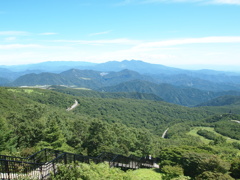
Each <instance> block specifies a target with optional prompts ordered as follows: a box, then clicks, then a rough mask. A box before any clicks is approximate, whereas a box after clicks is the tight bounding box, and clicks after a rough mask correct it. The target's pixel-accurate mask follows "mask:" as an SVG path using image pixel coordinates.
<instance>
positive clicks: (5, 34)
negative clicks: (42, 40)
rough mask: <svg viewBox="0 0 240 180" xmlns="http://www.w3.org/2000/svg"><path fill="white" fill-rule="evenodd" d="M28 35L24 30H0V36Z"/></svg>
mask: <svg viewBox="0 0 240 180" xmlns="http://www.w3.org/2000/svg"><path fill="white" fill-rule="evenodd" d="M25 35H29V32H26V31H0V36H25Z"/></svg>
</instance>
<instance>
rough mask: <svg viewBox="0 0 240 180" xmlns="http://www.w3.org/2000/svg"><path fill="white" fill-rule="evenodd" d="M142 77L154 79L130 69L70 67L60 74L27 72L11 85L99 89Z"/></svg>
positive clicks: (143, 78)
mask: <svg viewBox="0 0 240 180" xmlns="http://www.w3.org/2000/svg"><path fill="white" fill-rule="evenodd" d="M135 79H142V80H152V79H151V78H150V77H148V76H145V75H141V74H139V73H137V72H134V71H130V70H122V71H120V72H101V71H93V70H79V69H70V70H68V71H64V72H62V73H60V74H55V73H40V74H27V75H24V76H21V77H19V78H18V79H16V80H15V81H13V82H12V83H10V84H9V85H11V86H35V85H66V86H77V87H83V88H91V89H97V88H100V87H104V86H111V85H116V84H118V83H121V82H125V81H130V80H135Z"/></svg>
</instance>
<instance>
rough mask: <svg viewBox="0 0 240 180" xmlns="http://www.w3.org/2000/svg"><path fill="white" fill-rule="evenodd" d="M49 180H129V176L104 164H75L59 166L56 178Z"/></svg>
mask: <svg viewBox="0 0 240 180" xmlns="http://www.w3.org/2000/svg"><path fill="white" fill-rule="evenodd" d="M50 179H51V180H66V179H71V180H104V179H109V180H130V179H131V177H130V175H129V174H127V173H125V172H124V171H121V170H120V169H118V168H110V167H109V165H108V164H106V163H100V164H94V163H91V164H85V163H76V164H73V163H72V164H68V165H60V166H59V167H58V173H57V175H56V176H53V175H52V176H51V178H50Z"/></svg>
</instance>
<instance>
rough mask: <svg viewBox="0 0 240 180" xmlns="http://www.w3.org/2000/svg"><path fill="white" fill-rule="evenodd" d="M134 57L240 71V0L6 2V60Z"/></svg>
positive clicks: (1, 28)
mask: <svg viewBox="0 0 240 180" xmlns="http://www.w3.org/2000/svg"><path fill="white" fill-rule="evenodd" d="M132 59H135V60H142V61H145V62H149V63H153V64H162V65H166V66H172V67H181V68H190V69H191V68H192V69H194V68H195V69H201V68H211V69H226V70H229V69H231V68H232V69H235V70H236V69H239V70H240V0H0V65H18V64H30V63H39V62H44V61H85V62H94V63H102V62H107V61H122V60H132Z"/></svg>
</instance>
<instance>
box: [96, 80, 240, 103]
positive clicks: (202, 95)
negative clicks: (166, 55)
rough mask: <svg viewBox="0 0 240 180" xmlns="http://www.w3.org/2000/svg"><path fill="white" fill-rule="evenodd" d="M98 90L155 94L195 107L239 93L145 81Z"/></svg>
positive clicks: (166, 99)
mask: <svg viewBox="0 0 240 180" xmlns="http://www.w3.org/2000/svg"><path fill="white" fill-rule="evenodd" d="M100 90H104V91H106V92H140V93H150V94H155V95H157V96H159V97H161V98H162V99H164V100H165V101H166V102H170V103H174V104H179V105H184V106H196V105H198V104H200V103H203V102H206V101H209V100H211V99H213V98H216V97H218V96H222V95H224V94H239V95H240V92H234V91H232V92H230V91H229V92H219V93H216V92H211V91H201V90H198V89H194V88H187V87H177V86H173V85H170V84H155V83H151V82H147V81H140V80H136V81H129V82H125V83H121V84H118V85H116V86H110V87H104V88H101V89H100Z"/></svg>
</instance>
